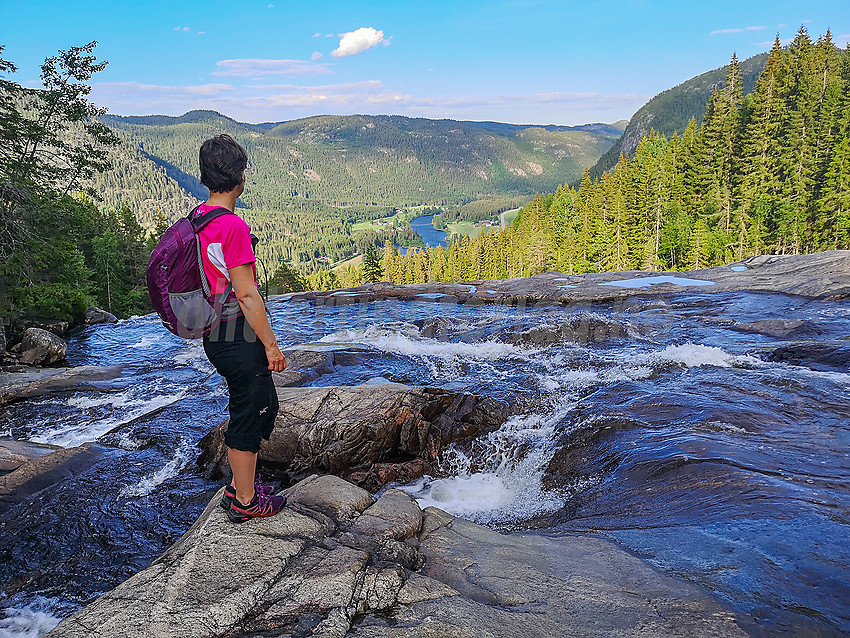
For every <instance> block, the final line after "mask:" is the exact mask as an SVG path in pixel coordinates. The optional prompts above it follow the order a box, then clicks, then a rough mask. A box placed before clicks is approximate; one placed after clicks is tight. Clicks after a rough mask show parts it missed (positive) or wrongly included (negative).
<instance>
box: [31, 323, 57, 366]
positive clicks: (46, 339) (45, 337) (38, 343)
mask: <svg viewBox="0 0 850 638" xmlns="http://www.w3.org/2000/svg"><path fill="white" fill-rule="evenodd" d="M20 352H21V357H20V361H21V363H22V364H24V365H30V366H46V365H51V364H54V363H58V362H60V361H62V360H64V359H65V355H66V354H67V353H68V343H67V342H66V341H65V340H64V339H62V338H61V337H58V336H56V335H55V334H53V333H52V332H49V331H47V330H43V329H41V328H27V330H26V332H24V338H23V341H21V346H20Z"/></svg>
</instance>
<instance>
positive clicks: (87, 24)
mask: <svg viewBox="0 0 850 638" xmlns="http://www.w3.org/2000/svg"><path fill="white" fill-rule="evenodd" d="M0 16H2V17H1V18H0V45H4V46H5V52H4V57H5V58H6V59H8V60H11V61H12V62H14V63H15V64H17V65H18V67H19V69H20V70H19V72H18V73H17V74H16V75H15V76H14V78H13V79H15V80H16V81H18V82H20V83H22V84H28V85H33V86H36V85H38V74H39V66H40V64H41V62H42V61H43V59H44V58H45V57H46V56H49V55H52V54H54V53H55V52H56V51H57V50H59V49H66V48H68V47H70V46H74V45H80V44H84V43H86V42H89V41H91V40H97V41H98V43H99V44H98V47H97V50H96V53H97V55H98V57H99V58H101V59H105V60H108V61H109V66H108V67H107V69H106V70H105V71H103V72H102V73H100V74H98V75H97V76H95V78H94V79H93V80H92V84H93V86H94V90H93V93H92V98H93V99H94V101H96V102H97V103H98V104H101V105H103V106H106V107H108V108H109V109H110V111H111V112H113V113H117V114H120V115H142V114H153V113H163V114H168V115H179V114H182V113H184V112H185V111H187V110H190V109H193V108H212V109H215V110H218V111H221V112H222V113H224V114H226V115H229V116H230V117H233V118H235V119H238V120H241V121H247V122H264V121H282V120H290V119H295V118H298V117H305V116H309V115H317V114H324V113H335V114H351V113H369V114H379V113H389V114H400V115H409V116H416V117H433V118H443V117H448V118H453V119H465V120H496V121H501V122H515V123H531V124H549V123H552V124H570V125H572V124H583V123H588V122H599V121H602V122H613V121H616V120H619V119H622V118H629V117H631V115H632V114H633V113H634V112H635V111H636V110H637V109H638V108H640V106H641V105H643V104H644V103H645V102H646V101H647V100H648V99H649V98H650V97H652V96H653V95H655V94H656V93H658V92H660V91H663V90H665V89H667V88H670V87H671V86H674V85H676V84H678V83H680V82H683V81H685V80H687V79H688V78H690V77H693V76H694V75H698V74H699V73H702V72H704V71H707V70H709V69H713V68H716V67H719V66H722V65H724V64H726V63H727V62H728V60H729V58H730V56H731V54H732V52H733V51H734V52H737V54H738V57H739V58H741V59H743V58H747V57H749V56H751V55H755V54H756V53H760V52H762V51H765V50H767V49H768V48H769V47H770V44H771V43H772V41H773V38H774V37H775V36H776V34H777V33H778V34H779V36H780V38H782V39H783V40H788V39H790V38H792V37H793V35H794V33H795V32H796V31H797V29H798V28H799V27H800V25H801V24H804V25H805V26H806V28H807V29H808V31H809V33H810V34H811V35H812V36H813V37H817V36H818V35H820V34H822V33H824V32H825V31H826V29H827V28H830V29H831V30H832V33H833V36H834V38H835V39H836V41H837V42H838V43H839V44H840V45H841V46H844V45H846V43H847V42H848V40H850V7H848V3H847V0H823V1H821V0H811V1H809V2H805V3H802V2H799V1H789V0H774V1H772V2H761V1H748V0H736V1H727V0H712V1H711V2H700V3H694V4H692V3H690V2H687V1H686V0H685V1H682V0H679V1H675V2H673V1H668V0H663V1H661V0H657V1H651V0H626V1H623V2H604V3H603V2H587V1H586V2H574V1H572V0H560V1H557V0H551V1H550V0H504V1H502V2H485V1H481V0H454V1H443V0H432V1H431V2H427V3H425V2H408V1H405V0H395V1H392V2H357V1H356V0H348V1H347V2H328V1H325V0H312V1H309V2H308V1H301V0H290V1H283V0H263V1H257V0H240V1H233V0H231V1H230V2H220V1H217V0H216V1H207V2H175V1H171V2H164V1H156V2H132V1H127V2H124V3H112V2H109V3H106V2H100V1H97V0H93V1H87V2H70V1H66V2H55V1H54V2H47V1H43V0H36V1H28V0H15V1H11V0H0Z"/></svg>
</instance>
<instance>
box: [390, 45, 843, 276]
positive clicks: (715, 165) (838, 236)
mask: <svg viewBox="0 0 850 638" xmlns="http://www.w3.org/2000/svg"><path fill="white" fill-rule="evenodd" d="M836 248H838V249H850V49H848V50H845V51H843V52H842V51H841V50H839V49H838V48H837V47H836V46H835V45H834V44H833V42H832V38H831V35H830V34H829V32H827V34H826V35H825V36H823V37H821V38H819V39H818V40H817V42H812V40H811V39H810V38H809V35H808V34H807V33H806V31H805V29H800V31H799V32H798V34H797V36H796V37H795V38H794V40H793V41H792V43H791V45H790V46H789V47H788V48H787V49H783V48H782V47H781V46H780V43H779V41H778V39H777V41H776V42H775V44H774V46H773V48H772V49H771V51H770V53H769V54H768V56H767V59H766V60H765V67H764V70H763V71H762V72H761V74H760V75H759V76H758V79H757V81H756V83H755V87H754V89H753V91H752V92H751V93H750V94H749V95H748V96H747V97H744V82H743V70H742V68H741V65H739V64H738V61H737V59H736V58H735V57H734V56H733V58H732V62H731V63H730V65H729V67H728V70H727V75H726V78H725V81H724V83H723V85H722V86H717V87H715V89H714V90H713V91H712V93H711V95H710V97H709V101H708V104H707V106H706V108H705V109H704V113H703V117H702V124H701V125H698V124H697V121H696V118H692V119H691V120H690V122H689V123H688V124H687V126H686V127H685V130H684V132H683V133H682V135H681V136H679V135H677V134H673V135H672V136H671V137H669V138H667V137H665V136H663V135H658V134H656V133H654V132H653V133H651V134H648V135H646V134H645V135H644V136H643V137H642V138H641V140H640V141H639V143H638V145H637V149H636V151H635V152H634V154H633V156H631V157H628V156H625V155H621V156H620V158H619V160H618V161H617V164H616V165H615V166H614V168H613V169H612V170H611V171H610V172H605V173H603V174H602V176H601V177H600V178H599V179H596V180H593V179H591V176H590V173H589V171H588V172H586V173H585V175H584V177H583V178H582V181H581V184H580V186H579V188H578V189H577V190H576V189H573V188H570V187H565V188H560V189H558V190H557V191H556V192H555V193H553V194H551V195H548V196H537V197H535V198H534V200H533V201H532V202H530V203H529V204H528V205H526V206H525V208H524V209H523V210H522V211H521V212H520V214H519V216H518V217H517V219H516V221H515V222H514V223H513V225H512V226H511V227H509V228H508V229H506V230H504V231H501V232H498V233H483V234H482V235H481V237H480V238H472V239H469V238H463V239H462V240H461V241H459V242H455V243H453V244H451V245H450V247H449V248H448V249H447V250H443V249H441V248H437V249H428V250H425V251H419V250H412V251H409V252H408V253H407V255H404V256H400V255H399V254H398V251H397V250H396V249H395V248H394V247H393V246H392V245H390V244H388V245H387V246H386V248H385V256H384V268H385V277H386V278H388V279H391V280H392V281H394V282H396V283H418V282H420V281H428V280H438V281H452V280H455V281H457V280H466V281H468V280H474V279H479V278H488V279H489V278H492V279H499V278H504V277H518V276H528V275H533V274H536V273H540V272H545V271H549V270H560V271H562V272H565V273H584V272H595V271H606V270H631V269H643V270H659V269H663V270H679V269H692V268H696V269H698V268H705V267H710V266H715V265H719V264H723V263H728V262H731V261H736V260H740V259H743V258H745V257H749V256H752V255H758V254H800V253H807V252H817V251H821V250H830V249H836Z"/></svg>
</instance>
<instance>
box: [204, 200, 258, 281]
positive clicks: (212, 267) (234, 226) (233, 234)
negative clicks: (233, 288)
mask: <svg viewBox="0 0 850 638" xmlns="http://www.w3.org/2000/svg"><path fill="white" fill-rule="evenodd" d="M214 208H218V207H217V206H210V205H209V204H207V203H204V204H201V205H200V206H199V207H198V210H197V211H196V212H195V217H198V216H199V215H203V214H204V213H207V212H209V211H211V210H213V209H214ZM198 237H199V238H200V240H201V261H203V264H204V273H205V274H206V276H207V280H209V282H210V290H211V292H212V294H213V295H218V294H221V293H223V292H224V290H225V289H226V288H227V284H228V282H229V281H230V274H229V273H228V272H227V269H228V268H235V267H236V266H243V265H245V264H253V267H254V282H255V283H256V281H257V263H256V262H257V258H256V256H254V249H253V248H252V247H251V229H250V228H248V224H246V223H245V221H244V220H243V219H242V218H241V217H239V216H238V215H222V216H221V217H218V218H216V219H214V220H212V221H211V222H210V223H209V224H207V225H206V226H205V227H204V229H203V230H202V231H201V232H200V233H198Z"/></svg>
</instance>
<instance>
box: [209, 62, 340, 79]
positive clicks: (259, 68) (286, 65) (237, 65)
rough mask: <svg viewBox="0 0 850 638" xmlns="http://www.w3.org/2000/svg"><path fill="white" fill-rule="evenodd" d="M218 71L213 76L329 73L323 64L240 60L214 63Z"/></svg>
mask: <svg viewBox="0 0 850 638" xmlns="http://www.w3.org/2000/svg"><path fill="white" fill-rule="evenodd" d="M216 66H217V67H218V68H219V70H218V71H213V75H219V76H222V75H223V76H238V77H250V76H252V75H260V74H263V75H328V74H329V73H330V72H331V71H330V69H328V68H327V67H326V66H325V65H324V64H313V63H312V62H307V61H305V60H257V59H252V58H242V59H236V60H220V61H218V62H216Z"/></svg>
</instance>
